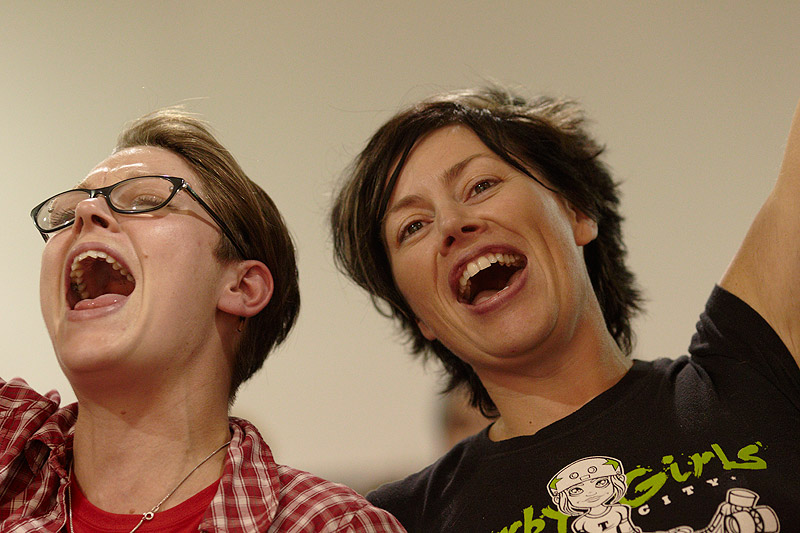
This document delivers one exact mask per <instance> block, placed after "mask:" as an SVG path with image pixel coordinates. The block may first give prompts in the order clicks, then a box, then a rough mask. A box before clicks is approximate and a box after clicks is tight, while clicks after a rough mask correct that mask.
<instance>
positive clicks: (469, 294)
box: [458, 253, 526, 305]
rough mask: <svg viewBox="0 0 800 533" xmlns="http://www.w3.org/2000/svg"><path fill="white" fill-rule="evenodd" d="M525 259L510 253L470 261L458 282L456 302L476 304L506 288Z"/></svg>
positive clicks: (493, 254)
mask: <svg viewBox="0 0 800 533" xmlns="http://www.w3.org/2000/svg"><path fill="white" fill-rule="evenodd" d="M525 264H526V261H525V258H524V257H523V256H520V255H517V254H512V253H487V254H484V255H482V256H480V257H478V258H476V259H474V260H472V261H470V262H469V263H468V264H467V266H466V268H465V269H464V272H463V273H462V274H461V277H460V278H459V280H458V283H459V286H458V301H459V302H461V303H467V304H472V305H475V304H478V303H480V302H482V301H484V300H487V299H489V298H491V297H492V296H494V295H495V294H497V293H498V292H500V291H502V290H503V289H505V288H506V287H508V286H509V285H510V283H511V280H512V278H513V277H514V275H515V274H516V273H517V272H519V271H520V270H522V269H523V268H525Z"/></svg>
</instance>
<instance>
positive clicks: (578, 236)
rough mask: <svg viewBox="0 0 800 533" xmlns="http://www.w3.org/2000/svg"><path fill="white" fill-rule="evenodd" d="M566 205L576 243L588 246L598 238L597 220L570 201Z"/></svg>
mask: <svg viewBox="0 0 800 533" xmlns="http://www.w3.org/2000/svg"><path fill="white" fill-rule="evenodd" d="M566 205H567V213H568V214H569V217H570V223H571V224H572V234H573V235H574V236H575V244H577V245H578V246H586V245H587V244H589V243H590V242H592V241H593V240H595V239H596V238H597V221H596V220H594V219H593V218H592V217H590V216H589V215H587V214H586V213H584V212H583V211H581V210H580V209H578V208H577V207H575V206H573V205H572V204H571V203H570V202H566Z"/></svg>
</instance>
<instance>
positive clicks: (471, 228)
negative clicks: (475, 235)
mask: <svg viewBox="0 0 800 533" xmlns="http://www.w3.org/2000/svg"><path fill="white" fill-rule="evenodd" d="M477 230H478V227H477V226H475V225H474V224H468V225H464V226H461V233H472V232H473V231H477Z"/></svg>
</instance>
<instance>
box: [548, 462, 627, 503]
mask: <svg viewBox="0 0 800 533" xmlns="http://www.w3.org/2000/svg"><path fill="white" fill-rule="evenodd" d="M624 473H625V472H624V471H623V469H622V463H621V462H620V461H618V460H616V459H614V458H613V457H605V456H597V457H587V458H585V459H579V460H578V461H575V462H574V463H570V464H569V465H567V466H565V467H564V468H562V469H561V470H560V471H559V472H558V473H557V474H556V475H555V476H553V478H552V479H551V480H550V483H548V484H547V488H548V489H550V495H551V496H555V495H556V494H558V493H559V492H562V491H565V490H567V489H569V488H570V487H572V486H573V485H577V484H578V483H583V482H584V481H588V480H590V479H599V478H602V477H607V476H621V475H624Z"/></svg>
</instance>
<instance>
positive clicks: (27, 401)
mask: <svg viewBox="0 0 800 533" xmlns="http://www.w3.org/2000/svg"><path fill="white" fill-rule="evenodd" d="M60 401H61V398H60V397H59V395H58V393H56V392H55V391H53V392H49V393H47V394H46V395H41V394H39V393H38V392H36V391H34V390H33V389H32V388H31V387H30V386H29V385H28V384H27V383H25V381H23V380H21V379H12V380H11V381H8V382H6V381H2V380H0V412H2V413H3V416H2V418H0V443H2V449H0V452H1V453H2V454H4V455H6V454H8V453H13V452H15V451H16V452H17V453H19V452H21V448H20V446H24V445H25V443H26V442H27V441H28V440H30V439H31V438H33V437H34V436H38V437H40V438H41V440H43V441H46V442H47V441H49V440H52V439H50V437H51V436H55V435H60V436H61V437H63V436H64V435H66V433H67V432H68V431H69V429H70V428H71V427H72V425H73V424H74V422H75V418H76V415H77V408H76V407H75V406H70V407H67V408H64V409H59V406H58V404H59V402H60ZM54 415H55V416H54ZM51 434H52V435H51Z"/></svg>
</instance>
